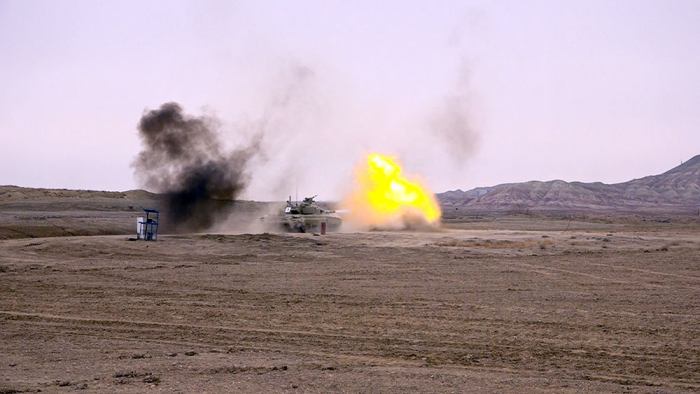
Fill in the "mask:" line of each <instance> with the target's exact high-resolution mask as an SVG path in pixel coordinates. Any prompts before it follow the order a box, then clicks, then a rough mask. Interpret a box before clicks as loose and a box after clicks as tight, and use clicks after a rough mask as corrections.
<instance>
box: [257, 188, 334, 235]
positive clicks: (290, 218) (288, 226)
mask: <svg viewBox="0 0 700 394" xmlns="http://www.w3.org/2000/svg"><path fill="white" fill-rule="evenodd" d="M316 197H317V196H313V197H306V198H304V200H303V201H302V202H300V203H299V202H292V197H289V200H287V206H286V207H285V208H284V209H283V210H282V211H281V212H279V213H278V214H270V215H265V216H263V217H261V218H260V219H261V220H262V221H263V222H265V223H268V224H270V225H272V226H275V227H278V228H280V229H281V230H283V231H289V232H299V233H314V232H321V227H322V223H326V231H337V230H338V229H339V228H340V225H341V224H342V223H343V220H342V219H341V218H340V217H339V216H338V215H336V213H335V211H334V210H330V209H323V208H321V207H319V206H318V205H317V204H316V202H315V201H314V199H315V198H316Z"/></svg>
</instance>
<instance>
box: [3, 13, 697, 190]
mask: <svg viewBox="0 0 700 394" xmlns="http://www.w3.org/2000/svg"><path fill="white" fill-rule="evenodd" d="M699 70H700V1H696V0H689V1H639V0H635V1H588V0H587V1H527V2H524V1H488V2H487V1H484V2H479V1H474V2H469V1H437V2H436V1H430V2H429V1H414V2H408V1H346V2H333V1H317V2H312V1H279V2H273V1H243V2H213V1H191V2H190V1H162V2H161V1H133V2H131V1H20V0H17V1H6V0H0V184H13V185H19V186H30V187H51V188H81V189H101V190H128V189H134V188H137V187H140V186H141V185H139V184H138V183H137V181H136V178H135V177H134V169H133V168H132V167H131V163H132V162H133V160H134V158H135V156H136V155H137V154H138V153H139V152H140V151H141V149H142V146H141V141H140V139H139V136H138V132H137V130H136V125H137V123H138V121H139V119H140V117H141V116H142V114H143V113H144V111H145V110H150V109H156V108H158V107H159V106H160V105H161V104H163V103H166V102H171V101H175V102H178V103H180V104H181V105H182V107H183V108H184V110H185V112H187V113H189V114H192V115H193V116H202V115H206V116H216V117H218V119H219V120H220V122H219V128H220V132H221V135H222V139H223V140H224V142H225V144H226V145H227V146H229V147H230V148H231V149H235V148H237V147H242V146H246V144H248V143H249V140H250V138H251V137H252V135H254V134H255V133H257V132H261V133H263V135H264V137H263V144H262V151H261V152H260V153H261V154H260V155H258V156H257V157H256V158H255V159H254V160H253V162H251V163H250V166H249V168H248V171H249V173H250V175H251V183H250V186H249V188H248V189H247V191H246V192H245V194H244V195H243V196H242V197H244V198H251V199H268V200H269V199H277V200H280V199H285V198H286V196H287V195H289V194H291V193H293V192H294V188H295V184H296V182H297V180H296V179H297V178H298V179H299V181H298V183H299V193H300V194H305V195H306V194H309V195H312V194H319V195H320V197H321V198H324V197H326V198H339V197H340V196H341V195H342V193H343V192H344V190H346V189H347V188H348V185H349V184H350V183H351V182H352V177H351V172H352V168H353V167H354V166H355V165H356V163H357V162H358V161H360V160H361V159H362V157H363V155H365V154H366V153H369V152H374V151H376V152H379V153H388V154H392V155H396V156H398V157H399V158H400V161H401V162H402V163H403V164H404V170H405V172H407V173H413V174H419V175H420V176H421V177H422V178H423V179H424V180H425V182H426V183H427V184H428V185H429V186H430V187H431V188H432V189H433V191H435V192H442V191H446V190H450V189H457V188H461V189H463V190H466V189H471V188H474V187H477V186H491V185H495V184H499V183H506V182H520V181H528V180H543V181H545V180H552V179H563V180H567V181H602V182H606V183H614V182H623V181H627V180H630V179H633V178H639V177H642V176H646V175H652V174H658V173H661V172H664V171H666V170H668V169H670V168H672V167H674V166H676V165H678V164H680V162H681V160H687V159H689V158H691V157H693V156H694V155H697V154H700V71H699Z"/></svg>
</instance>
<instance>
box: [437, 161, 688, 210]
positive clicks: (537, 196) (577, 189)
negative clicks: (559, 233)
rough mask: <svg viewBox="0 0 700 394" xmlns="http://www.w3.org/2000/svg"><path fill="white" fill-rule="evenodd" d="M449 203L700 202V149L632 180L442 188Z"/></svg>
mask: <svg viewBox="0 0 700 394" xmlns="http://www.w3.org/2000/svg"><path fill="white" fill-rule="evenodd" d="M437 198H438V200H439V201H440V203H441V205H442V206H443V208H449V207H459V208H462V209H464V210H473V211H496V212H500V211H514V210H515V211H517V210H537V211H547V210H550V211H551V210H557V211H562V210H591V209H602V210H631V211H634V210H646V211H649V210H659V209H664V208H665V209H670V210H683V209H689V210H692V209H696V210H697V209H698V208H700V155H697V156H694V157H693V158H691V159H690V160H688V161H686V162H684V163H682V164H681V165H679V166H677V167H674V168H672V169H670V170H668V171H666V172H664V173H662V174H659V175H650V176H646V177H642V178H638V179H632V180H630V181H626V182H620V183H614V184H605V183H602V182H578V181H575V182H566V181H563V180H558V179H557V180H552V181H545V182H543V181H528V182H520V183H506V184H500V185H496V186H490V187H479V188H475V189H471V190H468V191H462V190H460V189H457V190H450V191H447V192H444V193H439V194H437Z"/></svg>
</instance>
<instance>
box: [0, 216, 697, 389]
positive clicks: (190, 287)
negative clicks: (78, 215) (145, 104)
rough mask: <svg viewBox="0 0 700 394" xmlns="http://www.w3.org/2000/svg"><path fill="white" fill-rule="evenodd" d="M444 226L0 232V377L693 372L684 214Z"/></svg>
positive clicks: (270, 378)
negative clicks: (41, 234) (143, 237)
mask: <svg viewBox="0 0 700 394" xmlns="http://www.w3.org/2000/svg"><path fill="white" fill-rule="evenodd" d="M447 227H449V228H444V229H443V230H442V231H436V232H428V233H418V232H366V233H340V234H332V235H327V236H313V235H310V234H239V235H179V236H173V235H171V236H161V237H160V238H159V241H158V242H157V243H146V242H131V241H128V240H127V237H126V236H73V237H53V238H31V239H29V238H26V239H10V240H4V241H0V343H1V344H2V346H1V347H0V393H10V392H19V391H26V392H38V391H39V390H41V391H42V392H73V391H75V390H76V389H85V390H86V391H88V392H89V391H94V392H128V393H132V392H150V391H154V392H156V391H163V392H182V393H189V392H290V393H291V392H420V393H423V392H465V391H466V392H533V391H538V392H581V391H603V392H626V391H630V392H650V393H651V392H654V393H655V392H688V391H691V392H692V391H695V392H697V391H700V225H698V224H697V223H695V224H693V223H686V224H682V225H681V224H673V223H657V222H653V223H651V222H639V223H617V224H616V223H613V222H586V221H574V222H573V223H572V222H569V221H565V220H553V219H546V220H540V219H533V218H509V219H501V220H494V221H491V222H490V221H488V220H479V221H475V222H471V223H451V224H449V226H447ZM567 228H568V229H567Z"/></svg>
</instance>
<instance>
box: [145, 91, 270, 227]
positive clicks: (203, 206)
mask: <svg viewBox="0 0 700 394" xmlns="http://www.w3.org/2000/svg"><path fill="white" fill-rule="evenodd" d="M220 123H221V122H220V121H219V120H218V119H216V118H215V117H213V116H199V117H197V116H192V115H187V114H185V113H184V111H183V109H182V107H181V106H180V105H179V104H177V103H174V102H170V103H165V104H163V105H161V106H160V108H158V109H155V110H151V111H147V112H145V113H144V114H143V116H142V117H141V120H140V121H139V123H138V130H139V136H140V137H141V141H142V143H143V145H144V149H143V150H142V151H141V152H140V153H139V155H138V156H137V158H136V160H135V161H134V163H133V166H134V168H135V170H136V176H137V177H138V178H139V180H140V181H141V183H142V184H143V185H145V186H146V187H148V188H150V189H152V190H155V191H156V192H158V193H162V194H163V195H164V205H165V206H164V207H163V224H164V230H166V231H169V232H195V231H202V230H205V229H207V228H210V227H211V226H213V225H215V224H216V223H217V222H218V221H220V220H223V219H226V218H227V216H228V212H229V210H230V209H231V208H232V205H233V203H234V200H235V199H236V197H237V196H238V195H239V194H240V193H241V192H242V191H243V190H244V189H245V187H246V186H247V184H248V182H249V181H250V174H249V173H248V172H247V165H248V163H249V161H250V159H251V158H252V157H253V156H254V155H256V154H258V153H259V152H260V136H259V135H258V136H257V137H256V138H255V139H254V140H253V141H251V142H249V143H248V144H247V145H246V146H244V147H243V148H239V149H236V150H233V151H231V152H226V151H225V150H224V149H223V148H222V144H221V141H220V136H219V132H218V128H219V126H220Z"/></svg>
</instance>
